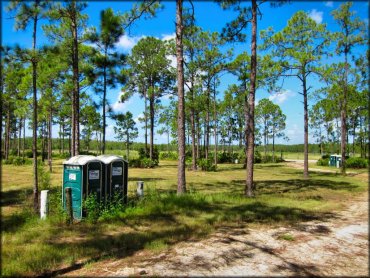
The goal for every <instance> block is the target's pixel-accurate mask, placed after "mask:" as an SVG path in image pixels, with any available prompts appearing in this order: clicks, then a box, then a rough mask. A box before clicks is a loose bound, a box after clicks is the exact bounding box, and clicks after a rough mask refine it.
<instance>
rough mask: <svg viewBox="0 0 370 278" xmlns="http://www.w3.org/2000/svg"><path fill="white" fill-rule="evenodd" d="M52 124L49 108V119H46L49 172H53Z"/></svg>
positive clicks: (51, 113)
mask: <svg viewBox="0 0 370 278" xmlns="http://www.w3.org/2000/svg"><path fill="white" fill-rule="evenodd" d="M52 126H53V111H52V110H51V108H50V111H49V121H48V165H49V171H50V173H51V172H53V166H52V157H53V155H52V152H53V146H52V143H53V142H52Z"/></svg>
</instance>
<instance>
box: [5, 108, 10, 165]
mask: <svg viewBox="0 0 370 278" xmlns="http://www.w3.org/2000/svg"><path fill="white" fill-rule="evenodd" d="M5 129H6V132H5V148H4V151H5V159H9V149H10V109H8V113H7V116H6V128H5Z"/></svg>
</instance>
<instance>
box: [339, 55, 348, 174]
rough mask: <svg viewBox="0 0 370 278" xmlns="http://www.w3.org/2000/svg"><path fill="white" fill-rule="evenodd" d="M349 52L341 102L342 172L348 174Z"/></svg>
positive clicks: (345, 56) (345, 58) (345, 57)
mask: <svg viewBox="0 0 370 278" xmlns="http://www.w3.org/2000/svg"><path fill="white" fill-rule="evenodd" d="M347 55H348V52H347V49H346V50H345V52H344V60H345V61H344V63H345V84H344V88H343V101H342V103H341V111H340V121H341V123H340V127H341V155H342V157H341V160H342V161H341V163H342V165H341V173H342V175H345V174H346V149H347V147H346V145H347V142H346V138H347V93H348V92H347V90H348V60H347V59H348V57H347Z"/></svg>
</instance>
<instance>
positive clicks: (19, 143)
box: [17, 118, 22, 157]
mask: <svg viewBox="0 0 370 278" xmlns="http://www.w3.org/2000/svg"><path fill="white" fill-rule="evenodd" d="M21 140H22V118H19V129H18V146H17V156H18V157H21Z"/></svg>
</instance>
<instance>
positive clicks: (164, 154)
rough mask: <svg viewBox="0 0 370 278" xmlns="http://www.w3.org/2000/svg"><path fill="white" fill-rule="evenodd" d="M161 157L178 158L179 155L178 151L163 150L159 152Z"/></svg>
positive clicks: (164, 158) (165, 158)
mask: <svg viewBox="0 0 370 278" xmlns="http://www.w3.org/2000/svg"><path fill="white" fill-rule="evenodd" d="M159 159H161V160H162V159H163V160H177V159H179V156H178V155H177V152H161V153H159Z"/></svg>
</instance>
